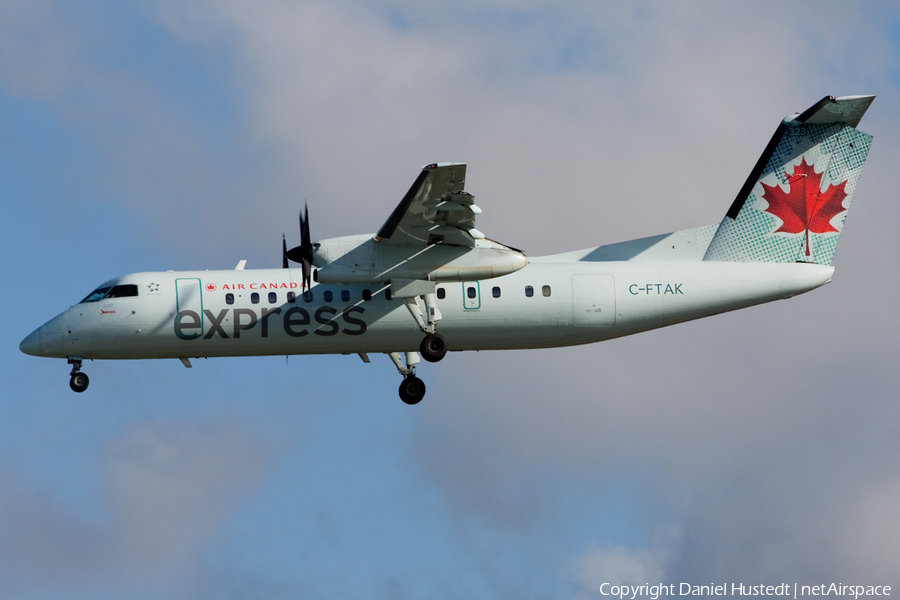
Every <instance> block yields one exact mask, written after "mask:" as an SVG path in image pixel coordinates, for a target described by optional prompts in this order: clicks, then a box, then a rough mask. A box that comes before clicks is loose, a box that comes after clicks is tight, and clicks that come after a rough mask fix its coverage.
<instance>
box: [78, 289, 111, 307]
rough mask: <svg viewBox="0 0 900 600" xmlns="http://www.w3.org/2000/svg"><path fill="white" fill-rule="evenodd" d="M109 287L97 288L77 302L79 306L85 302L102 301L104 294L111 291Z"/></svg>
mask: <svg viewBox="0 0 900 600" xmlns="http://www.w3.org/2000/svg"><path fill="white" fill-rule="evenodd" d="M111 289H112V288H111V287H110V286H107V287H102V288H97V289H96V290H94V291H93V292H91V293H90V294H88V295H87V297H86V298H85V299H84V300H82V301H81V302H79V304H83V303H85V302H97V301H98V300H101V299H103V298H104V297H105V296H106V293H107V292H108V291H109V290H111Z"/></svg>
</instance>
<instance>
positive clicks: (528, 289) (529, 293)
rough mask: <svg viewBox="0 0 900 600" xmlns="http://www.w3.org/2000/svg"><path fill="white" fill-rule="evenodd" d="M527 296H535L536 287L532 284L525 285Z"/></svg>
mask: <svg viewBox="0 0 900 600" xmlns="http://www.w3.org/2000/svg"><path fill="white" fill-rule="evenodd" d="M525 296H526V297H528V298H531V297H532V296H534V288H533V287H531V286H530V285H526V286H525Z"/></svg>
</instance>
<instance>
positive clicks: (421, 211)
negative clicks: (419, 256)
mask: <svg viewBox="0 0 900 600" xmlns="http://www.w3.org/2000/svg"><path fill="white" fill-rule="evenodd" d="M465 183H466V165H465V164H462V163H435V164H432V165H427V166H425V167H422V172H421V173H419V176H418V177H416V180H415V182H413V184H412V187H410V188H409V191H408V192H406V195H405V196H404V197H403V200H401V201H400V204H398V205H397V208H395V209H394V212H393V213H391V216H390V217H388V220H387V221H385V222H384V225H382V226H381V229H380V230H379V231H378V234H377V235H376V236H375V241H376V242H379V243H381V244H384V245H391V246H425V245H428V244H446V245H450V246H469V247H471V246H474V245H475V240H477V239H484V234H483V233H481V232H480V231H478V230H477V229H475V215H478V214H481V209H480V208H478V207H477V206H475V197H474V196H472V194H470V193H468V192H466V191H464V190H463V186H464V185H465Z"/></svg>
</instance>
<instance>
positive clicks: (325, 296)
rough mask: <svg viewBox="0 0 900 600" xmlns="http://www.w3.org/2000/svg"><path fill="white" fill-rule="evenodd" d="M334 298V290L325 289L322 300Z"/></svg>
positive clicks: (327, 300) (329, 300) (328, 300)
mask: <svg viewBox="0 0 900 600" xmlns="http://www.w3.org/2000/svg"><path fill="white" fill-rule="evenodd" d="M333 299H334V292H332V291H331V290H325V291H324V292H322V300H324V301H325V302H331V301H332V300H333Z"/></svg>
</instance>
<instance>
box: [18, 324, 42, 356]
mask: <svg viewBox="0 0 900 600" xmlns="http://www.w3.org/2000/svg"><path fill="white" fill-rule="evenodd" d="M19 350H21V351H22V352H24V353H25V354H30V355H31V356H40V355H41V329H40V327H39V328H37V329H35V330H34V331H32V332H31V333H30V334H29V335H28V337H27V338H25V339H24V340H22V343H21V344H19Z"/></svg>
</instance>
